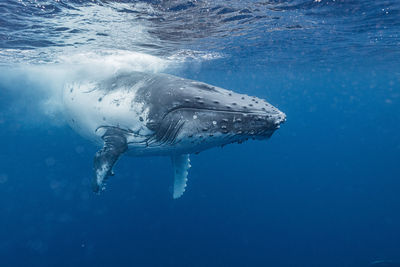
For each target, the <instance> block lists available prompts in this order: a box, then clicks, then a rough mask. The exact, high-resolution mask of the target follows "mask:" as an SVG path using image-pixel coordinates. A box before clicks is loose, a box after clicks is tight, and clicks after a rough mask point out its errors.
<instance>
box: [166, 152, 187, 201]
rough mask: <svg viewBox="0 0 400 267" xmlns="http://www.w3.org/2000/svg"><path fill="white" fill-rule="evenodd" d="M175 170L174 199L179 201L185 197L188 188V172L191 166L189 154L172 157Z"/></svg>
mask: <svg viewBox="0 0 400 267" xmlns="http://www.w3.org/2000/svg"><path fill="white" fill-rule="evenodd" d="M171 159H172V165H173V168H174V193H173V198H174V199H177V198H180V197H181V196H182V195H183V192H185V188H186V182H187V180H188V179H187V177H188V170H189V168H190V167H191V166H190V159H189V154H182V155H173V156H172V157H171Z"/></svg>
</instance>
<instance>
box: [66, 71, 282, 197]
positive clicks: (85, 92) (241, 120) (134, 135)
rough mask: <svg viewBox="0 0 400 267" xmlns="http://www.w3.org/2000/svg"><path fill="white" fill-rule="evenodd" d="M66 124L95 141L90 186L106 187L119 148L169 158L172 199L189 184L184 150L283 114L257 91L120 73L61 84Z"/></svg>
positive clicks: (257, 132)
mask: <svg viewBox="0 0 400 267" xmlns="http://www.w3.org/2000/svg"><path fill="white" fill-rule="evenodd" d="M63 103H64V107H65V115H66V117H67V120H68V123H69V124H70V126H71V127H72V128H73V129H74V130H76V131H77V132H78V133H80V134H81V135H82V136H84V137H86V138H88V139H90V140H92V141H93V142H96V143H98V144H99V145H100V146H101V149H100V150H99V151H98V152H97V153H96V155H95V157H94V175H93V179H92V189H93V191H94V192H99V191H101V190H104V188H105V182H106V180H107V179H108V178H109V177H110V176H112V175H114V173H113V170H112V169H113V166H114V165H115V163H116V162H117V160H118V159H119V157H120V156H121V155H123V154H127V155H131V156H152V155H164V156H169V157H171V160H172V164H173V169H174V189H173V198H179V197H180V196H182V194H183V192H184V191H185V188H186V182H187V177H188V170H189V168H190V167H191V165H190V158H189V155H190V154H193V153H199V152H201V151H203V150H205V149H208V148H211V147H215V146H223V145H226V144H230V143H235V142H237V143H242V142H243V141H246V140H248V139H267V138H269V137H271V135H272V134H273V132H274V131H275V130H276V129H278V128H279V125H280V124H281V123H283V122H284V121H285V120H286V115H285V114H284V113H283V112H281V111H280V110H278V109H277V108H275V107H274V106H272V105H271V104H269V103H267V102H266V101H265V100H262V99H260V98H257V97H251V96H248V95H244V94H239V93H235V92H232V91H229V90H226V89H222V88H219V87H216V86H212V85H209V84H206V83H203V82H198V81H194V80H188V79H183V78H180V77H176V76H173V75H169V74H159V73H158V74H155V73H143V72H119V73H116V74H114V75H113V76H112V77H107V78H104V79H99V80H96V81H94V80H91V79H89V78H87V79H85V80H82V81H79V82H71V83H68V84H66V85H65V88H64V91H63Z"/></svg>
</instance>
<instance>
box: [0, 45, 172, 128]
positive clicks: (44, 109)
mask: <svg viewBox="0 0 400 267" xmlns="http://www.w3.org/2000/svg"><path fill="white" fill-rule="evenodd" d="M57 61H58V62H59V63H53V64H42V65H37V64H36V65H34V64H31V65H28V64H26V65H22V64H19V65H18V66H14V67H12V68H10V67H0V88H4V89H5V91H4V92H2V93H10V94H12V95H13V101H15V103H14V105H13V111H14V112H16V113H20V112H22V111H16V110H18V109H20V110H23V109H28V110H29V114H25V115H24V116H23V117H21V116H19V115H18V116H17V117H18V118H16V119H18V120H21V121H22V122H23V123H28V124H29V123H31V124H41V123H46V124H48V123H50V124H53V125H60V124H63V123H64V116H63V102H62V91H63V89H64V87H65V85H66V84H71V83H85V82H87V81H97V80H100V79H106V78H107V77H111V76H112V75H114V74H115V73H117V72H118V71H142V72H163V71H165V70H167V69H168V68H176V67H177V66H178V65H179V64H177V63H175V62H173V61H172V60H166V59H162V58H159V57H155V56H152V55H148V54H143V53H137V52H131V51H123V50H103V51H98V52H92V51H88V52H80V53H74V54H65V55H63V56H61V57H60V58H59V60H57ZM9 115H11V116H12V115H16V114H9Z"/></svg>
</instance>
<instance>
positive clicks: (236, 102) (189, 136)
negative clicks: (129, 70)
mask: <svg viewBox="0 0 400 267" xmlns="http://www.w3.org/2000/svg"><path fill="white" fill-rule="evenodd" d="M148 83H149V84H151V86H149V87H146V88H142V89H139V92H138V94H137V98H139V99H137V101H141V102H144V103H145V104H146V105H147V106H148V107H149V114H148V120H147V125H146V126H147V128H149V129H150V130H152V131H153V132H154V135H153V136H152V137H151V138H150V139H149V140H148V146H149V147H160V146H163V147H164V148H165V149H166V150H168V148H171V149H173V150H174V151H175V152H179V153H198V152H200V151H202V150H205V149H207V148H210V147H214V146H224V145H226V144H229V143H234V142H238V143H241V142H243V141H246V140H248V139H267V138H269V137H270V136H271V135H272V134H273V132H274V131H275V130H276V129H278V128H279V126H280V124H281V123H283V122H284V121H285V120H286V115H285V114H284V113H283V112H281V111H280V110H278V109H277V108H275V107H274V106H272V105H271V104H269V103H267V102H266V101H265V100H263V99H260V98H257V97H252V96H248V95H245V94H239V93H235V92H232V91H229V90H226V89H222V88H219V87H215V86H212V85H209V84H206V83H202V82H197V81H192V80H187V79H182V78H178V77H175V76H171V75H158V76H156V77H154V78H152V79H151V81H148Z"/></svg>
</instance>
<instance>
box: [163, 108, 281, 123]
mask: <svg viewBox="0 0 400 267" xmlns="http://www.w3.org/2000/svg"><path fill="white" fill-rule="evenodd" d="M182 110H185V111H193V112H196V111H197V112H204V111H209V112H216V113H217V112H220V113H227V114H241V115H245V116H246V115H247V116H248V115H254V116H264V117H267V118H272V117H274V116H276V115H280V117H281V118H280V119H279V123H283V122H285V121H286V115H285V114H284V113H283V112H281V111H278V112H276V113H273V114H270V113H268V112H265V111H257V110H234V109H231V108H226V109H223V108H210V107H175V108H172V109H170V110H169V111H168V112H167V113H165V115H164V116H163V119H164V118H165V117H167V116H168V115H169V114H171V113H173V112H176V111H182Z"/></svg>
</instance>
